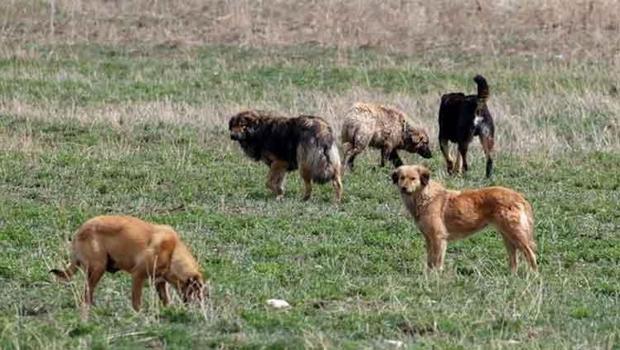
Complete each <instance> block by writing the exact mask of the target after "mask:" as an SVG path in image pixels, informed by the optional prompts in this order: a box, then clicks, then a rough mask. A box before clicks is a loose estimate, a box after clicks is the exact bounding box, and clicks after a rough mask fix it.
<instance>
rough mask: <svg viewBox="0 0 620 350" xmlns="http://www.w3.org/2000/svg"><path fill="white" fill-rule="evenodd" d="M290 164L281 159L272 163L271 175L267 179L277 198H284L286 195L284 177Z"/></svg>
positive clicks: (268, 185)
mask: <svg viewBox="0 0 620 350" xmlns="http://www.w3.org/2000/svg"><path fill="white" fill-rule="evenodd" d="M287 168H288V164H287V163H286V162H284V161H281V160H276V161H274V162H273V163H271V166H270V168H269V175H268V179H267V187H268V188H269V189H270V190H271V191H272V192H273V193H275V195H276V199H278V200H279V199H282V197H283V196H284V178H285V176H286V169H287Z"/></svg>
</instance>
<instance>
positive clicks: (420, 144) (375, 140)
mask: <svg viewBox="0 0 620 350" xmlns="http://www.w3.org/2000/svg"><path fill="white" fill-rule="evenodd" d="M341 139H342V146H343V148H344V159H345V160H344V163H345V166H346V167H348V168H349V169H351V170H353V165H354V164H353V163H354V162H355V157H357V155H359V154H360V153H362V152H363V151H364V150H365V149H366V148H367V147H368V146H370V147H373V148H378V149H380V150H381V162H380V165H381V166H382V167H383V166H384V165H385V161H386V160H387V159H389V160H390V161H391V162H392V164H393V165H394V166H395V167H399V166H401V165H402V164H403V161H402V160H401V159H400V157H399V155H398V152H397V151H398V150H400V149H403V150H406V151H407V152H411V153H417V154H419V155H421V156H422V157H424V158H431V157H432V153H431V150H430V148H429V147H428V143H429V140H428V135H427V134H426V132H425V131H424V130H423V129H420V128H414V127H412V126H411V125H410V124H409V123H408V122H407V118H406V116H405V114H404V113H403V112H401V111H399V110H397V109H395V108H390V107H386V106H382V105H377V104H370V103H356V104H355V105H353V107H352V108H351V109H349V111H348V112H347V114H346V116H345V118H344V122H343V124H342V132H341Z"/></svg>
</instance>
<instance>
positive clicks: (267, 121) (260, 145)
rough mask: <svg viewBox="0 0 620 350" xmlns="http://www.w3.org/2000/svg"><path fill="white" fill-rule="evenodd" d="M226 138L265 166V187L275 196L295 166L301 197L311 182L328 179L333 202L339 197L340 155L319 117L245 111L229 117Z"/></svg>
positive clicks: (309, 190)
mask: <svg viewBox="0 0 620 350" xmlns="http://www.w3.org/2000/svg"><path fill="white" fill-rule="evenodd" d="M228 128H229V130H230V138H231V139H233V140H235V141H237V142H239V145H241V148H242V149H243V151H244V152H245V153H246V154H247V155H248V156H249V157H250V158H252V159H254V160H256V161H262V162H264V163H265V164H267V166H269V170H270V171H269V177H268V180H267V187H268V188H269V189H271V190H272V191H273V192H274V193H275V194H276V198H278V199H280V198H282V196H283V195H284V179H285V176H286V173H287V172H289V171H293V170H296V169H299V172H300V175H301V177H302V179H303V180H304V196H303V199H304V200H308V199H309V198H310V195H311V194H312V183H313V182H316V183H319V184H322V183H326V182H328V181H331V182H332V185H333V186H334V191H335V193H336V201H340V199H341V197H342V181H341V174H340V173H341V166H340V155H339V154H338V148H337V147H336V143H335V140H334V136H333V133H332V129H331V127H330V126H329V124H328V123H327V122H326V121H325V120H324V119H323V118H320V117H314V116H309V115H302V116H299V117H296V118H284V117H279V116H275V115H273V114H270V113H268V112H264V111H255V110H249V111H244V112H241V113H239V114H237V115H235V116H233V117H232V118H230V121H229V124H228Z"/></svg>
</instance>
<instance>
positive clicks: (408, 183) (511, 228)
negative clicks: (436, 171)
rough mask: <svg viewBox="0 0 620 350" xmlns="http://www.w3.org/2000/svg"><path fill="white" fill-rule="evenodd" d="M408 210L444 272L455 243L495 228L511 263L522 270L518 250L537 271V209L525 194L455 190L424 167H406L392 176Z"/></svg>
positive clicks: (432, 262)
mask: <svg viewBox="0 0 620 350" xmlns="http://www.w3.org/2000/svg"><path fill="white" fill-rule="evenodd" d="M392 181H393V182H394V185H396V187H398V189H399V191H400V195H401V198H402V200H403V202H404V203H405V206H406V207H407V209H408V210H409V212H410V213H411V215H412V216H413V219H414V220H415V223H416V225H417V226H418V228H419V229H420V231H422V235H423V236H424V239H425V240H426V254H427V266H428V268H429V269H439V270H441V269H443V263H444V257H445V254H446V248H447V246H448V242H449V241H455V240H459V239H462V238H465V237H468V236H470V235H472V234H474V233H475V232H478V231H480V230H482V229H483V228H484V227H486V226H487V225H489V224H491V225H493V226H495V228H496V229H497V230H498V231H499V233H500V234H501V236H502V238H503V239H504V245H505V246H506V250H507V251H508V264H509V266H510V270H511V271H512V272H516V270H517V250H519V251H521V252H522V253H523V255H524V256H525V259H526V260H527V262H528V263H529V265H530V267H531V268H532V270H537V269H538V265H537V263H536V254H535V251H536V243H535V242H534V215H533V213H532V206H531V205H530V203H528V201H527V200H525V198H524V197H523V196H522V195H521V194H520V193H517V192H515V191H513V190H511V189H508V188H504V187H486V188H482V189H478V190H464V191H453V190H448V189H445V188H444V187H443V186H442V185H441V184H440V183H438V182H435V181H432V180H430V171H429V170H428V169H427V168H425V167H423V166H420V165H413V166H407V165H405V166H401V167H399V168H397V169H396V170H395V171H394V172H393V173H392Z"/></svg>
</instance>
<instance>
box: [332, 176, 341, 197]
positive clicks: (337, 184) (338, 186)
mask: <svg viewBox="0 0 620 350" xmlns="http://www.w3.org/2000/svg"><path fill="white" fill-rule="evenodd" d="M332 185H333V186H334V193H335V194H336V198H335V199H336V203H340V201H341V200H342V179H341V178H340V171H338V172H337V173H336V174H335V175H334V179H333V180H332Z"/></svg>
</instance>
